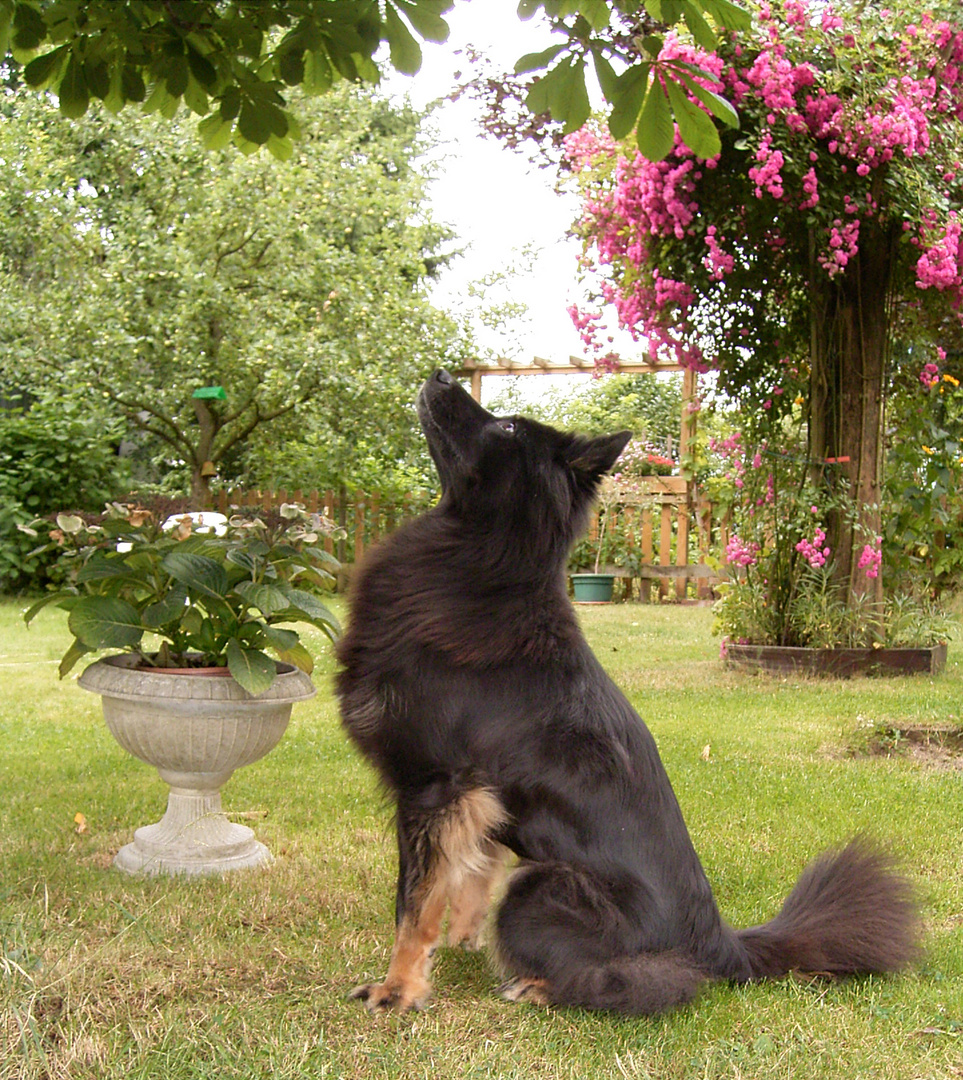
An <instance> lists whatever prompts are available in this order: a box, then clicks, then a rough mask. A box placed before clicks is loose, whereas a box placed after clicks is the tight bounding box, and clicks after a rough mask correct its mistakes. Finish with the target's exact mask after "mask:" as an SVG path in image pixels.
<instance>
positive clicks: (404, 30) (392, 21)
mask: <svg viewBox="0 0 963 1080" xmlns="http://www.w3.org/2000/svg"><path fill="white" fill-rule="evenodd" d="M385 36H386V37H387V39H388V48H389V50H390V52H391V63H392V65H393V66H394V68H395V69H396V70H397V71H400V72H401V73H402V74H404V75H415V74H417V73H418V71H420V70H421V46H420V45H419V44H418V42H417V41H416V40H415V38H414V36H413V35H412V33H411V31H410V30H409V29H408V27H407V26H405V24H404V22H403V20H402V18H401V16H400V15H399V14H398V12H397V11H395V9H394V8H393V7H391V5H390V4H389V5H388V6H387V7H386V8H385Z"/></svg>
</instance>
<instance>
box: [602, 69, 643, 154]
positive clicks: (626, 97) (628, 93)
mask: <svg viewBox="0 0 963 1080" xmlns="http://www.w3.org/2000/svg"><path fill="white" fill-rule="evenodd" d="M651 66H652V65H651V64H649V63H648V62H645V63H642V64H639V65H637V66H636V67H633V68H630V69H629V70H628V71H626V72H625V73H624V74H622V75H620V76H619V79H618V82H617V83H616V86H615V88H614V90H613V92H612V94H611V96H610V97H609V98H608V100H609V101H610V102H611V104H612V112H611V113H610V114H609V131H610V132H611V133H612V138H613V139H624V138H625V137H626V135H628V133H629V132H630V131H631V130H632V129H633V128H634V127H635V122H636V120H637V119H638V117H639V109H641V108H642V102H643V100H644V98H645V88H646V86H647V85H648V80H649V69H650V67H651Z"/></svg>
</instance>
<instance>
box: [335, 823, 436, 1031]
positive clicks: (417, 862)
mask: <svg viewBox="0 0 963 1080" xmlns="http://www.w3.org/2000/svg"><path fill="white" fill-rule="evenodd" d="M433 825H434V823H433V822H431V821H430V820H427V821H426V820H425V819H420V820H419V818H417V817H412V816H411V815H408V814H405V813H404V812H403V810H402V808H401V807H399V809H398V892H397V896H396V900H395V942H394V947H393V948H392V950H391V962H390V963H389V965H388V973H387V975H385V977H384V981H383V982H374V983H365V984H364V985H363V986H358V987H356V988H355V989H354V990H352V992H351V995H350V996H351V997H352V998H357V999H360V1000H362V1001H363V1002H364V1003H365V1007H366V1008H367V1009H368V1011H369V1012H377V1011H384V1010H388V1009H397V1010H398V1011H399V1012H404V1011H406V1010H407V1009H421V1008H423V1007H424V1006H425V1004H427V1002H428V999H429V997H430V996H431V982H430V981H429V978H428V976H429V973H430V971H431V958H432V955H433V953H434V951H435V948H436V946H437V944H438V940H439V938H440V937H441V923H442V920H443V918H444V915H445V908H446V906H447V903H448V881H447V875H446V874H445V873H444V872H443V870H444V867H443V864H444V860H443V859H441V858H439V856H440V854H441V853H440V851H439V849H438V846H437V843H436V842H435V839H436V838H435V836H434V835H433V833H434V832H435V831H436V830H435V828H433Z"/></svg>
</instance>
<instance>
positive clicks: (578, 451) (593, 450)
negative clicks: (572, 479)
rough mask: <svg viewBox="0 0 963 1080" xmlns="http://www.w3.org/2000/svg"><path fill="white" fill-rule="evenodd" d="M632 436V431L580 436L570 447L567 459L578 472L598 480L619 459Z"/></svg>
mask: <svg viewBox="0 0 963 1080" xmlns="http://www.w3.org/2000/svg"><path fill="white" fill-rule="evenodd" d="M631 438H632V432H631V431H619V432H617V433H616V434H615V435H599V436H597V437H596V438H594V439H589V438H583V437H578V438H576V440H575V441H574V442H573V443H572V445H571V446H570V447H569V449H568V454H567V455H566V461H567V463H568V465H569V467H570V468H572V469H574V470H575V471H576V472H578V473H581V474H582V475H583V476H585V477H587V478H589V479H591V480H598V479H599V478H600V477H602V476H603V475H604V474H605V473H607V472H608V471H609V469H611V468H612V466H613V465H614V464H615V463H616V461H618V459H619V454H621V453H622V451H623V450H624V449H625V447H626V444H627V443H628V441H629V439H631Z"/></svg>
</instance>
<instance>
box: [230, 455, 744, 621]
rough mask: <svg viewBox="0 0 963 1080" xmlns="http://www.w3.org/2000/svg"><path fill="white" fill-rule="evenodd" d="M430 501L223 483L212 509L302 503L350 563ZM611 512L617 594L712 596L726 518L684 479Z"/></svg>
mask: <svg viewBox="0 0 963 1080" xmlns="http://www.w3.org/2000/svg"><path fill="white" fill-rule="evenodd" d="M433 501H434V496H431V495H427V494H425V495H414V494H410V495H406V496H405V497H404V498H402V499H400V500H399V499H388V498H385V497H384V496H382V495H381V494H380V493H378V492H360V491H358V492H344V491H342V492H337V491H331V490H329V491H301V490H292V491H288V490H284V489H280V490H277V491H259V490H258V491H249V490H239V489H234V490H227V489H222V490H221V491H220V492H218V494H217V496H216V498H215V509H217V510H219V511H220V512H221V513H228V512H229V510H230V508H231V507H232V506H237V507H249V508H254V507H257V508H260V509H263V510H265V511H268V510H271V509H274V508H277V507H279V506H280V505H281V504H282V503H285V502H297V503H300V504H302V505H303V506H304V507H305V508H306V509H307V510H309V511H310V512H312V513H321V514H324V516H325V517H327V518H329V519H330V520H331V521H333V522H334V523H335V524H336V525H338V526H340V530H342V531H340V534H339V536H338V538H332V537H328V538H326V540H325V547H326V549H327V550H328V551H330V552H331V553H332V554H334V555H335V556H336V557H337V558H338V559H339V560H340V561H341V562H342V563H345V564H349V565H350V564H352V563H357V562H358V561H359V560H360V559H361V558H362V556H363V555H364V553H365V551H366V550H367V549H368V548H369V547H371V545H372V544H376V543H377V542H378V540H380V539H381V538H382V537H384V536H386V535H387V534H388V533H390V532H391V531H392V530H393V529H395V528H397V527H398V526H399V525H400V524H401V523H402V522H403V521H404V520H406V519H407V518H410V517H413V516H415V515H417V514H419V513H421V512H422V511H423V510H425V509H426V508H427V507H428V506H429V505H431V503H432V502H433ZM609 513H610V515H611V517H610V524H609V525H608V526H607V527H608V528H609V529H612V528H614V529H616V530H618V531H619V532H620V533H621V534H622V539H623V544H624V546H625V547H626V548H627V549H628V550H630V551H631V552H632V554H633V557H632V559H631V560H630V565H629V566H628V567H613V566H609V567H605V568H604V569H605V572H609V573H614V574H615V575H616V577H618V578H619V579H620V580H621V582H622V595H623V598H625V599H629V598H633V599H636V598H637V599H639V600H641V601H642V602H644V603H646V602H650V601H653V600H655V599H660V600H667V599H676V600H683V599H686V598H687V597H692V596H695V597H697V598H703V599H705V598H709V597H710V596H711V595H712V587H713V585H714V584H715V582H716V581H718V580H719V577H720V575H719V573H718V572H717V570H716V569H715V565H717V564H715V562H714V560H713V559H712V553H713V552H716V553H718V552H720V551H722V550H723V549H724V547H725V542H726V539H727V535H726V532H727V530H726V521H725V519H724V518H723V517H722V516H721V515H719V514H718V513H716V511H715V508H714V507H713V506H712V504H711V503H709V502H708V501H706V500H702V499H698V498H693V494H692V492H691V490H690V488H689V487H688V486H687V484H686V481H685V480H684V479H683V478H682V477H678V476H653V477H650V478H647V480H646V482H645V484H644V485H642V486H640V485H636V486H635V488H634V490H633V491H632V492H631V493H628V492H619V493H618V494H617V497H616V499H615V500H614V502H613V504H612V505H610V509H609ZM598 530H599V513H598V512H596V514H595V515H594V516H593V518H592V520H591V522H590V525H589V536H590V538H594V537H597V536H598ZM600 569H603V568H602V567H600ZM690 586H691V588H690Z"/></svg>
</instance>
